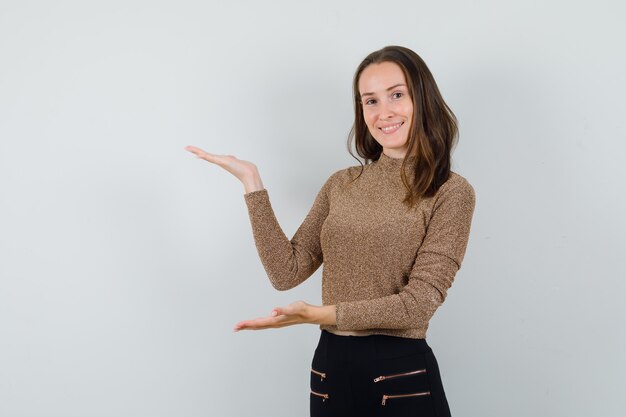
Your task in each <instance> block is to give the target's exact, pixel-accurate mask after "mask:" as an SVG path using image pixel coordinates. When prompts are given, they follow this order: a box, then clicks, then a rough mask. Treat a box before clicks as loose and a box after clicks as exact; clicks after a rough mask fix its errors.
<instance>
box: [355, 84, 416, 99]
mask: <svg viewBox="0 0 626 417" xmlns="http://www.w3.org/2000/svg"><path fill="white" fill-rule="evenodd" d="M396 87H406V85H405V84H396V85H392V86H391V87H389V88H388V89H387V91H389V90H393V89H394V88H396ZM373 95H374V93H363V94H361V98H363V97H365V96H373Z"/></svg>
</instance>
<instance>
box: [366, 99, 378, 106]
mask: <svg viewBox="0 0 626 417" xmlns="http://www.w3.org/2000/svg"><path fill="white" fill-rule="evenodd" d="M375 103H376V100H375V99H373V98H370V99H367V100H365V101H364V102H363V104H365V105H366V106H369V105H372V104H375Z"/></svg>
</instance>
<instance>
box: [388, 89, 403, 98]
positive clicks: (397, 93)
mask: <svg viewBox="0 0 626 417" xmlns="http://www.w3.org/2000/svg"><path fill="white" fill-rule="evenodd" d="M391 97H393V98H402V97H404V93H402V92H400V91H396V92H395V93H393V94H392V95H391Z"/></svg>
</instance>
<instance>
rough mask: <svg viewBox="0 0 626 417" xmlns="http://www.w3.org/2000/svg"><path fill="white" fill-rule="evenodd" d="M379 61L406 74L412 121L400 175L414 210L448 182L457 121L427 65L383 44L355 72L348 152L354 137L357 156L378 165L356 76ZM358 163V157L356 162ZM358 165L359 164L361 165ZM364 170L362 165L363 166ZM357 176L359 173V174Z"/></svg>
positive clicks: (379, 148) (409, 53)
mask: <svg viewBox="0 0 626 417" xmlns="http://www.w3.org/2000/svg"><path fill="white" fill-rule="evenodd" d="M381 62H393V63H395V64H397V65H398V66H399V67H400V68H401V69H402V72H403V73H404V77H405V78H406V81H407V84H408V90H409V94H410V96H411V100H413V121H412V123H411V126H410V129H409V135H408V138H407V144H408V147H407V153H406V157H405V159H404V160H403V162H402V170H401V177H402V182H403V183H404V185H405V187H406V188H407V194H406V197H405V198H404V200H403V202H404V203H406V204H408V205H409V207H411V206H413V205H414V204H415V203H416V202H417V201H418V200H419V199H421V198H422V197H431V196H433V195H434V194H435V193H436V192H437V190H438V189H439V187H440V186H441V185H442V184H443V183H444V182H446V181H447V180H448V178H449V176H450V170H451V153H452V149H453V147H454V146H455V145H456V141H457V140H458V127H457V120H456V117H455V116H454V113H452V110H451V109H450V107H448V105H447V104H446V103H445V102H444V101H443V97H441V93H440V92H439V88H437V84H436V83H435V79H434V78H433V76H432V74H431V72H430V70H429V69H428V67H427V66H426V63H425V62H424V61H423V60H422V58H420V57H419V55H417V54H416V53H415V52H413V51H412V50H410V49H408V48H405V47H402V46H395V45H391V46H386V47H384V48H382V49H380V50H378V51H374V52H372V53H371V54H369V55H368V56H367V57H365V59H364V60H363V61H362V62H361V64H360V65H359V66H358V68H357V70H356V73H355V74H354V80H353V84H352V91H353V96H354V124H353V125H352V128H351V129H350V134H349V135H348V152H349V153H350V155H352V156H353V157H354V158H356V156H355V155H354V154H353V153H352V150H351V149H352V146H351V143H352V139H354V141H355V148H356V152H357V154H358V155H359V156H360V157H362V158H364V159H365V162H366V163H368V161H377V160H378V158H380V154H381V153H382V151H383V148H382V146H381V145H380V144H379V143H378V142H376V140H375V139H374V138H373V137H372V135H371V134H370V132H369V129H368V128H367V125H366V124H365V119H364V118H363V108H362V107H361V94H360V92H359V78H360V77H361V73H362V72H363V70H364V69H365V68H366V67H367V66H369V65H371V64H378V63H381ZM407 157H414V158H415V161H416V164H415V171H414V172H412V174H413V175H412V176H411V177H412V178H411V180H412V181H409V178H408V177H407V175H406V160H407V159H408V158H407ZM357 160H358V158H357ZM359 162H360V161H359ZM361 165H362V163H361ZM361 172H363V166H361ZM359 175H360V174H359Z"/></svg>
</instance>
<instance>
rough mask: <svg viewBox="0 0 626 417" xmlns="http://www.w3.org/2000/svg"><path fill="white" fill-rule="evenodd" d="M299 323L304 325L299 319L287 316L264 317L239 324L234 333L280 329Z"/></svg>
mask: <svg viewBox="0 0 626 417" xmlns="http://www.w3.org/2000/svg"><path fill="white" fill-rule="evenodd" d="M299 323H302V321H301V320H299V319H298V318H297V317H290V316H285V315H281V316H277V317H262V318H258V319H254V320H246V321H242V322H239V323H237V324H236V325H235V328H234V331H238V330H261V329H269V328H278V327H284V326H290V325H293V324H299Z"/></svg>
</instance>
